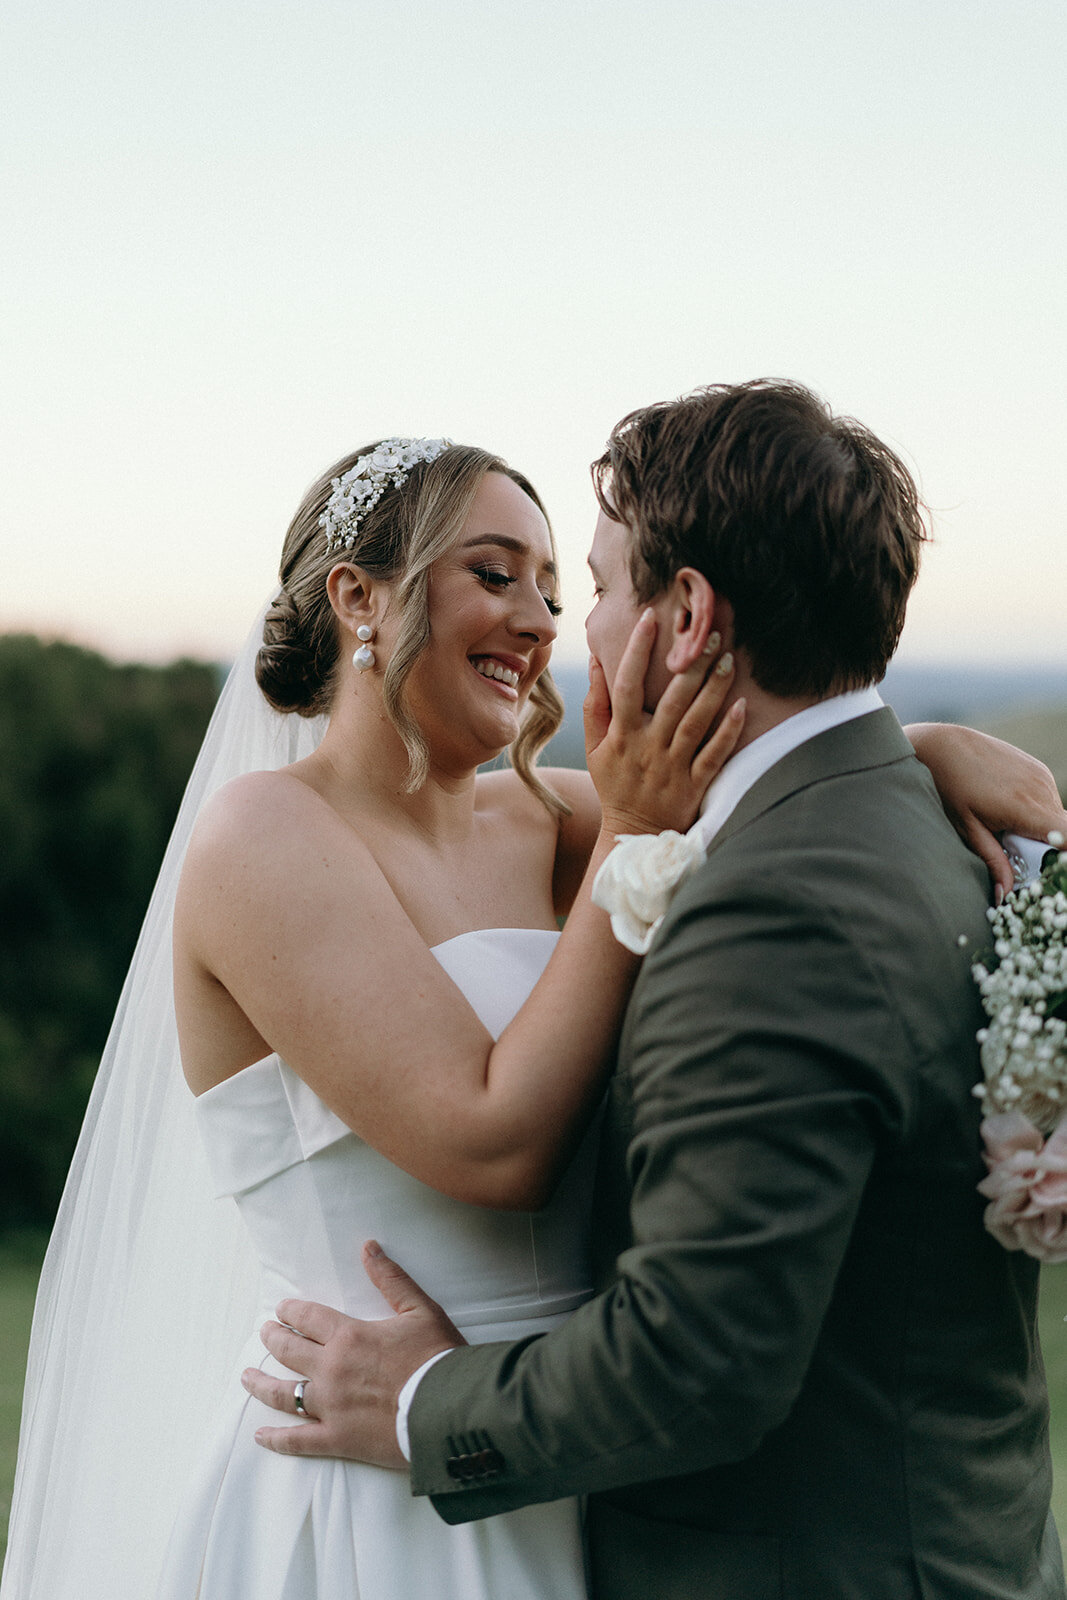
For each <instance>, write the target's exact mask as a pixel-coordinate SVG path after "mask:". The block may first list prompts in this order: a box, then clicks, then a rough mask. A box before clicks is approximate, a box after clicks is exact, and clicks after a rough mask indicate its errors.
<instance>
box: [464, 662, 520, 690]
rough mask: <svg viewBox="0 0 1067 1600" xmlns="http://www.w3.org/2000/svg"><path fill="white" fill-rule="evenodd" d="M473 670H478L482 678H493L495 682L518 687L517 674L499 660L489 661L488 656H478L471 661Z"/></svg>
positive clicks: (514, 687) (513, 687)
mask: <svg viewBox="0 0 1067 1600" xmlns="http://www.w3.org/2000/svg"><path fill="white" fill-rule="evenodd" d="M471 665H472V666H473V668H474V670H475V672H480V673H481V675H482V677H483V678H495V679H496V681H497V683H506V684H509V685H510V686H511V688H512V689H517V688H518V687H519V675H518V673H517V672H512V670H511V668H510V667H503V666H501V664H500V662H499V661H491V660H490V659H489V657H488V656H479V657H478V658H477V659H476V660H473V661H472V662H471Z"/></svg>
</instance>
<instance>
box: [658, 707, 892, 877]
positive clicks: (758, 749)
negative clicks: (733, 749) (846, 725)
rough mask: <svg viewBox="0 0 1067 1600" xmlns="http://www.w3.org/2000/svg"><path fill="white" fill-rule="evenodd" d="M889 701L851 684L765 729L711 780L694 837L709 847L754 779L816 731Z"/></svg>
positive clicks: (806, 740)
mask: <svg viewBox="0 0 1067 1600" xmlns="http://www.w3.org/2000/svg"><path fill="white" fill-rule="evenodd" d="M884 704H885V702H884V701H883V699H882V697H881V695H880V694H879V693H878V690H877V689H875V688H869V689H851V690H849V691H848V692H847V693H845V694H834V695H830V697H829V698H828V699H826V700H820V701H818V702H817V704H816V705H813V706H808V707H807V708H806V709H805V710H804V711H798V712H796V713H795V714H794V715H793V716H791V717H786V719H785V721H784V722H779V723H778V724H777V725H776V726H775V727H773V728H769V729H768V730H767V732H766V733H761V734H760V736H759V738H758V739H753V741H752V743H751V744H748V745H746V746H745V748H744V749H743V750H739V751H738V753H737V755H735V756H731V757H730V759H729V761H728V762H727V763H726V765H725V767H723V769H722V771H721V772H720V773H719V775H718V777H717V778H713V779H712V782H711V784H710V785H709V787H708V792H707V794H706V795H705V796H704V799H703V801H702V803H701V807H700V816H699V817H698V818H697V820H696V822H695V823H694V824H693V826H692V827H691V828H690V830H689V835H690V838H694V839H699V841H700V843H701V844H702V845H703V846H704V848H705V849H707V847H708V845H710V843H711V841H712V840H713V839H714V837H715V835H716V834H717V833H718V831H719V829H720V828H721V827H722V825H723V823H724V822H725V821H726V819H727V817H729V816H730V815H731V813H732V812H733V811H734V810H735V809H736V807H737V806H738V804H739V802H740V801H741V800H742V799H743V798H744V796H745V795H746V794H747V793H748V791H749V790H750V789H751V788H752V786H753V784H754V783H756V782H757V781H758V779H760V778H762V777H763V774H764V773H765V772H769V771H770V769H771V768H772V767H774V766H777V764H778V762H779V761H781V760H782V758H783V756H787V755H789V754H790V752H791V751H793V750H796V749H797V748H798V747H799V746H800V745H802V744H807V742H808V740H809V739H814V738H815V735H816V734H818V733H825V732H826V731H827V729H829V728H836V727H839V726H840V724H841V723H842V722H851V721H852V720H853V719H854V718H855V717H865V716H867V715H868V713H869V712H871V711H877V710H878V709H879V708H880V707H881V706H883V705H884Z"/></svg>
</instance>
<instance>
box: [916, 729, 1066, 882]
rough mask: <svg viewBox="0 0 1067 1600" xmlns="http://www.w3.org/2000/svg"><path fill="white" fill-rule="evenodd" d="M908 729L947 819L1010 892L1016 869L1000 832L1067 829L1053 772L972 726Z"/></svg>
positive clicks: (1037, 835)
mask: <svg viewBox="0 0 1067 1600" xmlns="http://www.w3.org/2000/svg"><path fill="white" fill-rule="evenodd" d="M904 732H905V733H906V734H907V736H908V738H909V739H910V740H911V743H912V745H913V746H914V748H915V754H916V755H917V756H918V758H919V760H920V761H921V762H922V763H923V764H924V765H925V766H927V767H929V769H930V775H931V777H932V778H933V780H934V782H935V783H936V785H937V790H938V793H939V795H940V796H941V804H942V805H943V806H944V808H945V813H946V815H947V816H948V818H949V820H950V821H951V822H952V824H953V826H954V827H955V829H956V831H957V832H958V833H959V835H960V837H961V838H962V839H963V840H964V842H965V843H966V844H968V845H969V846H970V848H971V849H972V850H973V851H974V853H975V854H976V855H978V856H980V857H981V858H982V860H983V861H984V862H985V863H986V865H987V867H988V868H989V874H990V877H991V878H992V879H993V882H994V884H995V885H996V886H997V888H998V889H999V890H1000V891H1002V893H1003V894H1007V893H1008V892H1009V891H1010V889H1011V887H1012V881H1013V880H1012V871H1011V867H1010V866H1009V864H1008V858H1007V856H1006V855H1005V854H1004V852H1003V850H1002V849H1001V847H1000V844H999V842H998V840H997V838H996V835H997V834H998V833H1021V834H1023V835H1024V836H1026V837H1028V838H1032V839H1044V838H1047V836H1048V834H1049V833H1050V832H1051V831H1052V830H1053V829H1056V828H1058V829H1060V830H1061V831H1062V832H1067V811H1065V810H1064V808H1063V805H1062V802H1061V800H1060V797H1059V794H1058V793H1057V790H1056V782H1055V779H1054V778H1053V776H1052V774H1051V772H1050V771H1049V769H1048V768H1047V767H1046V766H1045V765H1044V763H1043V762H1041V761H1037V760H1035V758H1034V757H1033V756H1028V755H1027V754H1026V753H1025V751H1022V750H1017V749H1016V748H1015V746H1014V745H1011V744H1005V743H1004V741H1003V740H1002V739H994V738H993V737H992V736H991V735H990V734H987V733H979V732H977V730H976V729H974V728H962V727H957V726H956V725H955V724H953V723H947V722H916V723H912V724H910V725H909V726H908V727H906V728H905V729H904Z"/></svg>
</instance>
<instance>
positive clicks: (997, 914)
mask: <svg viewBox="0 0 1067 1600" xmlns="http://www.w3.org/2000/svg"><path fill="white" fill-rule="evenodd" d="M1061 842H1062V836H1061V835H1058V834H1053V835H1050V836H1049V843H1050V844H1051V845H1052V846H1053V847H1054V848H1056V847H1057V845H1058V843H1061ZM989 920H990V922H991V924H992V928H991V931H992V934H993V952H994V955H995V956H996V962H995V963H993V962H983V961H978V962H976V963H975V964H974V966H973V967H972V969H971V970H972V972H973V973H974V977H975V981H976V982H977V984H978V988H979V992H980V994H981V996H982V1006H983V1009H984V1010H985V1013H986V1016H987V1017H988V1018H989V1023H988V1025H987V1026H986V1027H984V1028H983V1029H982V1030H981V1032H980V1033H979V1035H978V1039H979V1043H980V1044H981V1047H982V1071H983V1074H984V1082H982V1083H980V1084H979V1085H978V1086H977V1088H976V1089H975V1094H976V1095H977V1096H978V1097H979V1099H980V1100H981V1102H982V1109H983V1111H984V1112H985V1114H986V1115H987V1116H990V1115H992V1114H994V1113H996V1112H1002V1111H1018V1112H1021V1113H1022V1115H1023V1116H1025V1117H1027V1118H1028V1119H1029V1121H1030V1122H1032V1123H1033V1124H1034V1126H1035V1127H1036V1128H1037V1129H1038V1130H1039V1131H1040V1132H1041V1133H1050V1132H1051V1131H1052V1129H1053V1128H1054V1127H1055V1125H1056V1123H1057V1122H1058V1121H1059V1120H1060V1118H1061V1116H1062V1115H1063V1114H1064V1112H1065V1111H1067V852H1063V851H1061V852H1060V854H1059V855H1058V857H1057V858H1056V859H1055V860H1053V861H1050V863H1049V865H1048V866H1047V867H1045V869H1044V871H1043V872H1042V874H1041V876H1040V877H1039V878H1035V879H1034V880H1033V881H1032V882H1031V883H1027V884H1023V885H1022V886H1021V887H1020V888H1018V889H1016V890H1015V891H1014V892H1013V893H1012V894H1010V895H1008V896H1007V898H1006V899H1005V900H1004V902H1003V904H1002V905H1000V906H999V907H997V908H996V909H995V910H991V911H990V912H989Z"/></svg>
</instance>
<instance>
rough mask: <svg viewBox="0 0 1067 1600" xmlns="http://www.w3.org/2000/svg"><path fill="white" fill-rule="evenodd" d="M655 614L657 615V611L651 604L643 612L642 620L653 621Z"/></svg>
mask: <svg viewBox="0 0 1067 1600" xmlns="http://www.w3.org/2000/svg"><path fill="white" fill-rule="evenodd" d="M655 615H656V613H655V611H653V609H652V607H651V606H646V607H645V609H644V610H643V611H642V613H641V621H642V622H651V621H652V619H653V618H654V617H655Z"/></svg>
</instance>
